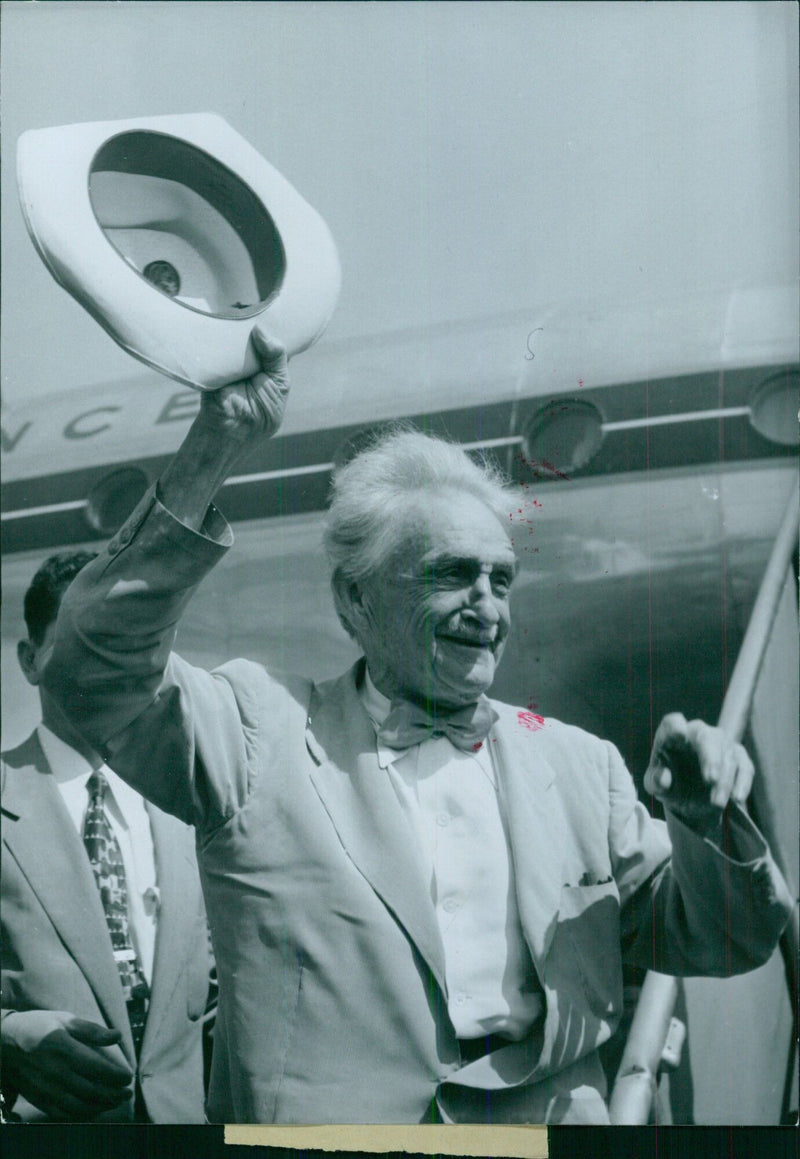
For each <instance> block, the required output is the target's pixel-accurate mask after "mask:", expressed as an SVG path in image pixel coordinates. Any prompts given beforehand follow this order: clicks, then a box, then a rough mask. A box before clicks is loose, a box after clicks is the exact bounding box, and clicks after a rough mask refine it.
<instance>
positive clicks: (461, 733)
mask: <svg viewBox="0 0 800 1159" xmlns="http://www.w3.org/2000/svg"><path fill="white" fill-rule="evenodd" d="M497 719H498V716H497V713H496V712H495V710H494V709H493V708H492V706H491V704H490V703H489V701H488V699H487V697H485V696H481V698H480V699H479V700H478V701H476V703H475V704H468V705H466V707H464V708H457V709H454V710H453V711H451V712H447V711H436V712H432V713H430V712H426V711H425V709H424V708H420V707H419V706H418V705H416V704H412V703H411V702H410V701H408V700H399V701H393V702H392V707H391V709H390V711H389V715H388V716H387V717H386V720H384V722H383V724H382V725H381V726H380V728H379V729H378V740H379V741H380V742H381V743H382V744H384V745H386V747H387V748H390V749H408V748H411V746H412V745H415V744H421V742H422V741H424V740H428V739H430V738H431V737H436V736H446V737H447V739H448V740H449V741H450V742H451V743H452V744H454V745H455V746H456V748H458V749H462V750H463V751H464V752H475V751H476V750H477V749H479V748H480V747H481V745H482V744H483V742H484V740H485V739H486V736H487V734H488V732H489V729H490V728H491V727H492V725H493V724H494V722H495V721H496V720H497Z"/></svg>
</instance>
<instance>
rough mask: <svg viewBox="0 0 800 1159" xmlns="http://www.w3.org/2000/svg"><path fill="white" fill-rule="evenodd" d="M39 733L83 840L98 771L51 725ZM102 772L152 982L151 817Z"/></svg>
mask: <svg viewBox="0 0 800 1159" xmlns="http://www.w3.org/2000/svg"><path fill="white" fill-rule="evenodd" d="M37 733H38V736H39V742H40V744H41V746H42V748H43V750H44V755H45V757H46V758H47V763H48V764H49V765H50V769H51V771H52V773H53V777H54V778H55V781H56V784H57V785H58V790H59V792H60V793H61V798H62V800H63V802H64V804H65V806H66V808H67V812H68V813H69V815H70V817H71V818H72V823H73V824H74V826H75V828H76V830H77V831H78V836H79V837H81V838H82V837H83V822H84V818H85V816H86V810H87V808H88V805H89V791H88V789H87V787H86V786H87V784H88V781H89V777H90V776H91V775H92V771H93V770H92V766H91V765H90V764H89V762H88V761H87V760H86V758H85V757H83V756H81V754H80V753H79V752H76V751H75V749H74V748H71V747H70V745H68V744H66V743H65V742H64V741H63V740H61V738H60V737H57V736H56V735H55V733H54V732H51V730H50V729H49V728H47V726H46V725H44V724H40V725H39V727H38V729H37ZM100 771H101V772H102V773H103V774H104V776H105V778H106V781H107V782H108V791H107V793H106V796H105V808H106V814H107V816H108V819H109V822H110V824H111V828H112V830H113V831H114V835H115V837H116V838H117V841H118V842H119V847H120V850H121V852H122V862H123V865H124V866H125V877H126V880H127V884H128V917H129V920H130V928H131V938H132V940H133V945H134V948H135V950H136V953H137V955H138V957H139V962H140V963H141V967H142V971H143V973H144V976H145V978H146V979H147V981H148V983H149V982H150V981H151V980H152V976H153V954H154V952H155V944H156V926H157V923H158V885H157V878H156V863H155V852H154V849H153V834H152V831H151V828H150V818H149V816H148V814H147V809H146V808H145V804H144V800H143V798H142V797H141V796H140V795H139V794H138V793H137V792H136V791H135V790H134V789H132V788H131V787H130V785H126V784H125V782H124V781H123V780H121V779H120V778H119V777H118V776H117V774H116V773H115V772H113V770H112V769H110V768H109V767H108V765H101V766H100Z"/></svg>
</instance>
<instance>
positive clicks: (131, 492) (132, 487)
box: [86, 467, 148, 535]
mask: <svg viewBox="0 0 800 1159" xmlns="http://www.w3.org/2000/svg"><path fill="white" fill-rule="evenodd" d="M147 487H148V479H147V475H146V474H145V472H144V471H143V470H142V469H141V468H140V467H122V468H120V469H119V470H118V471H111V472H110V473H109V474H108V475H104V476H103V478H102V479H101V480H100V481H99V483H96V484H95V485H94V487H93V488H92V490H91V492H90V494H89V497H88V501H87V505H86V518H87V519H88V521H89V525H90V526H91V527H93V528H94V530H95V531H99V532H100V533H101V534H102V535H113V534H114V532H115V531H119V529H120V527H122V524H123V523H124V522H125V520H126V519H127V518H128V516H129V515H130V513H131V511H133V509H134V507H135V506H136V504H137V503H138V502H139V500H140V499H141V497H142V496H143V495H144V493H145V491H146V490H147Z"/></svg>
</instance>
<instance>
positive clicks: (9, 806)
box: [3, 733, 134, 1062]
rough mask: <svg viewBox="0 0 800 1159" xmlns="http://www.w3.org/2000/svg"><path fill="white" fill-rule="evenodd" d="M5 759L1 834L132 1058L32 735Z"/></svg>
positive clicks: (103, 933) (82, 864)
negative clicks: (121, 1034)
mask: <svg viewBox="0 0 800 1159" xmlns="http://www.w3.org/2000/svg"><path fill="white" fill-rule="evenodd" d="M4 759H5V763H6V768H5V773H6V777H5V784H4V786H3V840H4V842H5V843H6V846H7V847H8V849H9V851H10V853H11V854H12V856H13V857H14V859H15V860H16V862H17V864H18V865H19V867H20V869H21V870H22V872H23V873H24V874H25V877H26V878H27V880H28V882H29V883H30V886H31V889H32V890H33V892H34V893H35V894H36V896H37V898H38V899H39V901H40V902H41V904H42V906H43V907H44V909H45V910H46V911H47V913H48V915H49V917H50V920H51V921H52V923H53V925H54V926H55V928H56V930H57V931H58V934H59V936H60V938H61V939H62V941H63V942H64V945H65V947H66V949H67V951H68V953H69V954H70V955H71V956H72V958H73V959H74V960H75V962H76V963H77V964H78V966H79V967H80V969H81V971H82V972H83V974H84V976H85V978H86V980H87V982H88V983H89V985H90V986H91V988H92V990H93V992H94V995H95V997H96V999H97V1003H98V1005H99V1007H100V1009H101V1010H102V1012H103V1015H104V1017H105V1018H106V1021H107V1022H108V1024H109V1025H110V1026H115V1027H117V1028H118V1029H119V1030H121V1031H122V1033H123V1048H124V1050H125V1054H126V1055H127V1057H128V1060H129V1061H130V1062H133V1060H134V1052H133V1041H132V1039H131V1036H130V1027H129V1023H128V1012H127V1010H126V1008H125V1001H124V999H123V996H122V989H121V987H120V983H119V974H118V972H117V968H116V964H115V962H114V958H113V956H112V953H111V944H110V941H109V937H108V927H107V925H106V919H105V914H104V912H103V906H102V903H101V901H100V894H99V892H98V890H97V885H96V884H95V880H94V875H93V874H92V869H91V866H90V864H89V860H88V858H87V856H86V851H85V849H84V847H83V843H82V841H81V839H80V837H79V836H78V834H77V832H76V830H75V826H74V825H73V823H72V821H71V819H70V816H69V814H68V813H67V810H66V808H65V807H64V803H63V801H62V799H61V794H60V793H59V791H58V787H57V785H56V782H55V779H54V777H53V775H52V773H51V772H50V769H49V767H48V765H47V761H46V759H45V756H44V752H43V751H42V747H41V745H40V744H39V740H38V738H37V736H36V734H35V733H34V734H32V736H31V737H29V739H28V740H27V741H26V742H25V744H24V745H22V746H20V748H19V749H17V750H15V752H14V753H13V754H7V755H6V757H5V758H4Z"/></svg>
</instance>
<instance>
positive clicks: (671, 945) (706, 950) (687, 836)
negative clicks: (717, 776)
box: [608, 745, 792, 978]
mask: <svg viewBox="0 0 800 1159" xmlns="http://www.w3.org/2000/svg"><path fill="white" fill-rule="evenodd" d="M608 749H609V788H610V824H609V844H610V848H611V856H612V865H613V868H614V877H615V880H616V882H617V887H618V889H619V893H620V904H621V907H622V915H621V917H622V924H621V937H622V950H623V956H624V958H625V959H626V960H627V961H629V962H631V963H632V964H634V965H638V966H643V967H645V968H647V969H651V970H658V971H659V972H661V973H663V974H674V975H681V976H685V977H687V976H692V975H700V976H705V977H719V978H724V977H728V976H730V975H733V974H742V973H745V972H746V971H748V970H753V969H755V968H756V967H757V966H760V965H763V963H764V962H766V961H767V959H768V958H769V956H770V954H771V953H772V952H773V950H774V949H775V946H776V945H777V942H778V939H779V937H780V935H781V932H782V931H783V928H784V926H785V925H786V922H787V920H788V917H789V914H790V912H791V906H792V899H791V896H790V894H789V890H788V887H787V885H786V883H785V881H784V880H783V877H782V876H781V874H780V872H779V870H778V868H777V866H776V865H775V862H774V861H773V859H772V855H771V854H770V851H769V848H768V846H767V843H766V842H765V840H764V838H763V837H762V835H761V833H760V832H759V831H758V829H757V828H756V826H755V825H754V824H753V822H752V821H751V819H750V818H749V817H748V815H747V813H746V812H745V811H744V810H743V809H742V808H741V807H740V806H738V805H730V806H729V807H728V808H727V809H726V810H725V812H724V814H723V818H722V825H721V828H720V840H719V841H714V840H711V839H710V838H708V837H704V836H701V835H700V834H698V833H695V832H694V831H693V830H692V829H691V828H689V826H688V825H686V824H685V823H684V822H682V821H680V820H678V818H677V817H675V816H673V815H672V814H671V813H670V812H669V811H668V810H667V821H666V823H665V822H663V821H655V820H653V818H651V817H650V815H649V814H648V812H647V810H646V809H645V808H644V806H643V805H642V804H641V803H640V802H639V801H638V800H637V798H636V790H635V787H634V785H633V781H632V778H631V776H630V773H629V772H628V770H627V768H626V767H625V764H624V762H623V760H622V758H621V756H620V755H619V753H618V752H617V750H616V749H615V748H614V747H613V746H612V745H608Z"/></svg>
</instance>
